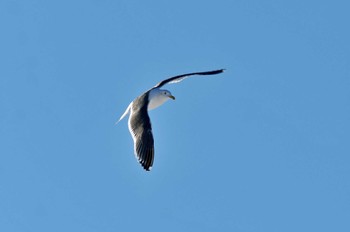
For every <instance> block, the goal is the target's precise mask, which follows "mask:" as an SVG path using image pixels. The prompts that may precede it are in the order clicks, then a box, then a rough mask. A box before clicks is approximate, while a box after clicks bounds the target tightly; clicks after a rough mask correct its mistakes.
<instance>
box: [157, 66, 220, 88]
mask: <svg viewBox="0 0 350 232" xmlns="http://www.w3.org/2000/svg"><path fill="white" fill-rule="evenodd" d="M223 71H224V69H218V70H213V71H207V72H194V73H186V74H182V75H178V76H174V77H170V78H168V79H166V80H163V81H161V82H159V83H158V84H157V85H155V86H154V87H153V88H160V87H162V86H163V85H165V84H172V83H177V82H180V81H182V80H183V79H186V78H187V77H190V76H193V75H215V74H219V73H222V72H223Z"/></svg>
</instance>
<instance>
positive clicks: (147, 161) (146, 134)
mask: <svg viewBox="0 0 350 232" xmlns="http://www.w3.org/2000/svg"><path fill="white" fill-rule="evenodd" d="M147 105H148V92H146V93H144V94H143V95H141V96H140V97H138V98H136V99H135V100H134V101H133V103H132V106H131V109H130V117H129V130H130V133H131V135H132V137H133V140H134V153H135V156H136V159H137V160H138V161H139V163H140V164H141V165H142V167H143V168H144V169H145V170H147V171H149V170H150V169H151V167H152V165H153V160H154V140H153V135H152V125H151V120H150V118H149V116H148V112H147Z"/></svg>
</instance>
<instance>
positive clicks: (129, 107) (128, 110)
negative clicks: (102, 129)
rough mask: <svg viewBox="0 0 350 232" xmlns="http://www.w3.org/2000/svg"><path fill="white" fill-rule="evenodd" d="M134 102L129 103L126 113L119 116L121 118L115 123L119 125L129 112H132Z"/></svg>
mask: <svg viewBox="0 0 350 232" xmlns="http://www.w3.org/2000/svg"><path fill="white" fill-rule="evenodd" d="M131 105H132V102H131V103H130V104H129V106H128V108H126V110H125V112H124V114H123V115H122V116H121V117H120V118H119V120H118V121H117V122H116V123H115V124H114V125H117V124H118V123H119V122H120V121H121V120H122V119H123V118H124V117H125V116H126V115H128V113H129V112H130V109H131Z"/></svg>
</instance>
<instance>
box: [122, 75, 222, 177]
mask: <svg viewBox="0 0 350 232" xmlns="http://www.w3.org/2000/svg"><path fill="white" fill-rule="evenodd" d="M223 71H224V69H219V70H214V71H208V72H194V73H187V74H182V75H178V76H174V77H171V78H168V79H166V80H163V81H161V82H159V83H158V84H157V85H155V86H154V87H153V88H151V89H150V90H148V91H146V92H145V93H143V94H141V95H140V96H138V97H137V98H136V99H135V100H134V101H132V102H131V103H130V104H129V106H128V108H127V109H126V110H125V112H124V114H123V115H122V116H121V117H120V119H119V120H118V122H119V121H120V120H122V119H123V118H124V117H125V116H126V115H128V114H129V113H130V116H129V122H128V126H129V131H130V134H131V135H132V138H133V140H134V153H135V156H136V159H137V160H138V161H139V163H140V164H141V165H142V167H143V168H144V169H145V170H146V171H150V170H151V168H152V165H153V159H154V140H153V135H152V125H151V120H150V118H149V116H148V110H152V109H155V108H157V107H158V106H160V105H162V104H163V103H165V102H166V101H167V100H169V99H170V98H171V99H173V100H175V97H174V96H173V95H172V94H171V93H170V91H168V90H165V89H160V88H161V87H162V86H164V85H165V84H171V83H177V82H180V81H182V80H183V79H185V78H187V77H189V76H194V75H215V74H219V73H222V72H223ZM118 122H117V123H118Z"/></svg>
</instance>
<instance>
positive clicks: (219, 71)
mask: <svg viewBox="0 0 350 232" xmlns="http://www.w3.org/2000/svg"><path fill="white" fill-rule="evenodd" d="M225 70H226V69H218V70H213V71H208V72H202V73H198V74H202V75H215V74H219V73H222V72H224V71H225Z"/></svg>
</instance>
